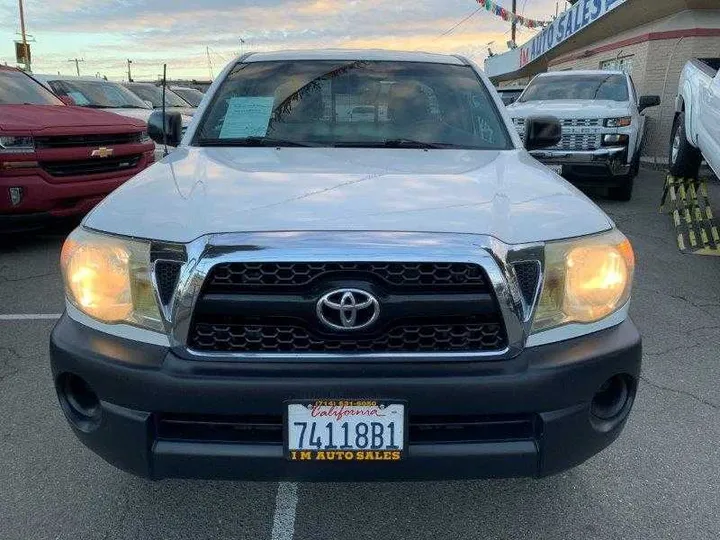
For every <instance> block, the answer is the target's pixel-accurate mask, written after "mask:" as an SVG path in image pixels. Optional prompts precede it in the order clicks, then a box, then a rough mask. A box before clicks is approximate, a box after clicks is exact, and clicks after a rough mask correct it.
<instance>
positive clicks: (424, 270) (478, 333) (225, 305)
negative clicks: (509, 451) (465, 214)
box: [187, 262, 508, 354]
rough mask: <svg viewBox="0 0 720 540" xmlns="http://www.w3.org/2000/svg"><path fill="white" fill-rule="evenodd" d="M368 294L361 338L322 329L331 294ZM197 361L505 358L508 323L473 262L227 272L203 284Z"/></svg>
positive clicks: (194, 325)
mask: <svg viewBox="0 0 720 540" xmlns="http://www.w3.org/2000/svg"><path fill="white" fill-rule="evenodd" d="M344 288H353V289H360V290H362V291H366V292H367V293H369V294H371V295H373V296H374V297H376V298H377V300H378V302H379V305H380V315H379V317H378V319H377V320H376V321H375V322H373V323H372V324H371V325H369V326H368V327H366V328H363V329H353V330H347V329H333V328H330V327H328V326H326V325H325V324H323V323H322V322H321V321H320V318H319V317H318V315H317V302H318V300H319V299H320V298H321V297H322V296H323V295H325V294H326V293H328V292H330V291H334V290H337V289H344ZM187 346H188V348H189V349H191V350H193V351H197V352H208V353H209V352H232V353H261V354H273V353H280V354H283V353H284V354H296V353H297V354H310V353H321V354H322V353H324V354H378V353H395V354H403V353H428V354H432V353H492V352H497V353H500V352H502V351H504V350H505V349H506V348H507V346H508V342H507V336H506V332H505V326H504V323H503V319H502V315H501V312H500V310H499V307H498V305H497V302H496V300H495V296H494V292H493V290H492V287H491V286H490V282H489V280H488V278H487V276H486V274H485V271H484V270H483V269H482V267H480V266H479V265H476V264H471V263H404V262H397V263H396V262H393V263H376V262H349V263H346V262H342V263H340V262H326V263H221V264H218V265H216V266H214V267H213V268H212V269H211V270H210V272H209V273H208V276H207V278H206V280H205V283H204V285H203V288H202V290H201V293H200V295H199V297H198V299H197V302H196V305H195V312H194V314H193V319H192V322H191V325H190V331H189V333H188V338H187Z"/></svg>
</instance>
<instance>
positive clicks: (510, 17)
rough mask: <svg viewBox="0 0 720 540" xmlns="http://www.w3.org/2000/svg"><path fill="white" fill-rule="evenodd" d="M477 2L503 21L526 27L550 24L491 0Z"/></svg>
mask: <svg viewBox="0 0 720 540" xmlns="http://www.w3.org/2000/svg"><path fill="white" fill-rule="evenodd" d="M477 2H478V4H480V6H481V7H484V8H485V9H486V10H487V11H489V12H490V13H493V14H495V15H497V16H498V17H500V18H501V19H502V20H504V21H508V22H515V23H517V24H520V25H522V26H526V27H528V28H542V27H543V26H547V25H548V24H550V23H549V22H548V21H536V20H535V19H528V18H527V17H523V16H522V15H517V14H515V13H513V12H512V11H509V10H507V9H505V8H504V7H502V6H501V5H499V4H497V3H495V2H493V0H477Z"/></svg>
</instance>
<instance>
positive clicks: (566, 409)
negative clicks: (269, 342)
mask: <svg viewBox="0 0 720 540" xmlns="http://www.w3.org/2000/svg"><path fill="white" fill-rule="evenodd" d="M50 353H51V363H52V371H53V376H54V379H55V382H56V386H57V387H58V393H59V395H60V401H61V404H62V405H63V410H64V411H65V413H66V416H67V417H68V419H69V421H70V424H71V425H72V426H73V429H74V431H75V433H76V434H77V436H78V437H79V439H80V440H81V441H82V442H83V443H84V444H85V445H86V446H88V447H89V448H91V449H92V450H93V451H95V452H96V453H97V454H99V455H100V456H102V457H103V458H104V459H106V460H107V461H108V462H109V463H111V464H113V465H115V466H117V467H119V468H121V469H124V470H126V471H129V472H131V473H134V474H137V475H140V476H144V477H149V478H155V479H158V478H165V477H187V478H239V479H254V480H278V479H296V480H321V481H324V480H328V481H335V480H356V481H358V480H361V481H364V480H391V479H395V480H420V479H451V478H452V479H457V478H481V477H508V476H544V475H548V474H553V473H556V472H559V471H561V470H564V469H567V468H569V467H572V466H574V465H577V464H579V463H581V462H583V461H585V460H586V459H588V458H589V457H591V456H592V455H594V454H596V453H597V452H599V451H600V450H602V449H603V448H604V447H606V446H607V445H609V444H610V443H611V442H612V441H613V440H615V438H616V437H617V436H618V435H619V433H620V431H621V430H622V428H623V426H624V423H625V420H626V418H627V413H628V412H629V409H630V407H631V406H632V398H633V397H634V392H635V388H636V381H637V378H638V377H639V373H640V358H641V343H640V337H639V335H638V332H637V330H636V329H635V326H634V325H633V323H632V322H631V321H630V320H627V321H625V322H624V323H622V324H621V325H619V326H617V327H614V328H611V329H608V330H603V331H601V332H597V333H594V334H591V335H588V336H585V337H582V338H576V339H572V340H568V341H565V342H561V343H555V344H550V345H544V346H539V347H533V348H529V349H526V350H525V351H524V352H523V353H522V354H520V355H519V356H517V357H516V358H513V359H510V360H504V361H497V362H496V361H475V362H438V363H437V364H436V363H424V364H423V365H422V366H420V365H417V364H414V365H412V364H393V365H387V364H383V363H382V361H381V360H380V361H379V362H378V364H362V365H359V364H353V363H343V364H338V365H331V366H330V365H328V364H302V367H301V368H299V367H298V365H297V364H295V367H292V368H291V367H290V366H288V365H283V364H261V363H257V364H246V363H242V364H241V363H235V362H215V361H192V360H186V359H183V358H181V357H179V356H177V355H175V354H173V353H172V352H171V351H169V350H168V349H167V348H163V347H159V346H154V345H147V344H140V343H137V342H133V341H128V340H123V339H120V338H117V337H113V336H108V335H106V334H104V333H100V332H97V331H95V330H92V329H89V328H87V327H85V326H83V325H80V324H78V323H77V322H75V321H73V320H72V319H70V318H69V317H68V316H67V315H65V316H63V317H62V318H61V319H60V321H59V322H58V324H57V325H56V327H55V329H54V330H53V333H52V338H51V343H50ZM67 374H73V375H75V376H78V377H81V378H82V379H83V380H84V381H85V382H86V383H87V385H88V387H89V388H91V389H92V390H93V392H94V393H95V394H97V396H98V397H99V399H100V410H99V412H98V420H97V422H94V423H87V422H79V421H78V419H77V417H76V415H74V414H73V413H72V411H71V410H70V409H69V408H68V405H67V400H66V399H65V397H64V395H63V394H64V392H65V390H64V388H65V387H64V385H63V384H62V381H63V380H64V378H65V377H67ZM616 375H622V376H623V377H624V378H625V379H626V380H627V381H629V388H630V393H629V399H628V402H627V406H626V407H625V410H624V413H623V414H622V415H621V416H620V417H619V418H618V419H617V421H605V422H598V421H597V419H595V418H594V417H593V416H592V415H591V413H590V403H591V400H592V398H593V396H594V395H595V393H596V392H597V391H598V389H599V388H600V387H601V386H602V385H603V383H604V382H605V381H607V380H608V379H609V378H611V377H613V376H616ZM313 398H328V399H330V398H336V399H337V398H341V399H342V398H347V399H354V398H358V399H360V398H362V399H366V398H367V399H401V400H405V401H406V402H407V404H408V409H409V423H410V442H409V448H408V456H407V458H406V459H405V460H403V461H400V462H372V463H370V462H363V463H355V462H327V463H319V462H317V461H313V462H289V461H286V460H285V459H284V458H283V447H282V441H281V439H280V438H278V439H277V440H275V439H273V437H275V435H273V434H272V433H271V432H270V433H268V432H263V434H261V435H260V436H257V434H252V433H251V431H247V430H246V428H247V424H248V422H249V420H248V419H261V420H259V421H261V422H262V423H264V424H272V423H277V422H281V420H278V419H281V418H282V414H283V408H284V402H285V401H286V400H289V399H313ZM168 417H170V418H172V419H175V420H177V419H180V421H179V424H174V425H180V426H182V429H184V430H185V431H181V432H179V433H178V432H177V430H175V431H173V430H168V429H165V421H166V419H167V418H168ZM428 418H432V419H435V420H434V421H436V422H441V421H445V420H447V419H450V418H452V419H456V420H454V421H457V419H458V418H459V419H466V420H467V421H468V422H470V423H472V424H473V426H475V427H474V428H473V431H472V433H474V434H475V435H474V437H475V438H474V439H470V440H462V437H461V438H460V439H458V438H457V437H455V438H454V439H453V440H450V439H446V438H443V437H444V436H443V435H439V436H438V437H437V438H436V439H437V440H434V439H433V437H435V435H432V434H431V435H429V436H428V435H427V434H425V435H423V436H422V437H420V436H419V435H417V436H416V435H413V429H414V428H413V425H414V422H415V423H417V422H421V421H425V420H423V419H428ZM218 419H219V420H218ZM441 419H445V420H441ZM468 419H471V420H468ZM241 424H242V428H243V430H244V431H243V430H238V429H237V428H238V426H240V425H241ZM520 425H522V426H524V427H522V428H518V426H520ZM208 426H212V430H214V429H218V426H221V427H223V426H224V427H223V429H224V431H223V430H220V431H217V432H216V431H212V430H208ZM228 426H229V427H228ZM280 432H281V431H280ZM208 433H210V435H208ZM213 433H217V435H212V434H213ZM253 433H254V432H253ZM417 433H418V434H419V433H420V431H418V432H417ZM423 433H424V432H423ZM439 433H444V432H443V431H442V430H441V431H440V432H439ZM278 437H280V436H279V435H278Z"/></svg>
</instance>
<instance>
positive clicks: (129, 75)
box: [127, 58, 133, 82]
mask: <svg viewBox="0 0 720 540" xmlns="http://www.w3.org/2000/svg"><path fill="white" fill-rule="evenodd" d="M132 63H133V61H132V60H130V59H129V58H128V61H127V66H128V82H133V78H132V72H131V71H130V64H132Z"/></svg>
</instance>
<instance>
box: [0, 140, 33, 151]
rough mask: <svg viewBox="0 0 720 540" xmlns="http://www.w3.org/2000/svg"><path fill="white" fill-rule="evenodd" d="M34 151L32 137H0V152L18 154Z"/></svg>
mask: <svg viewBox="0 0 720 540" xmlns="http://www.w3.org/2000/svg"><path fill="white" fill-rule="evenodd" d="M34 151H35V141H34V140H33V138H32V137H24V136H23V137H12V136H2V137H0V153H2V154H19V153H27V152H34Z"/></svg>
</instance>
